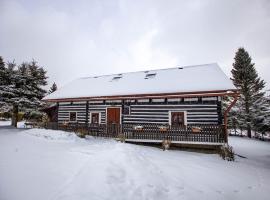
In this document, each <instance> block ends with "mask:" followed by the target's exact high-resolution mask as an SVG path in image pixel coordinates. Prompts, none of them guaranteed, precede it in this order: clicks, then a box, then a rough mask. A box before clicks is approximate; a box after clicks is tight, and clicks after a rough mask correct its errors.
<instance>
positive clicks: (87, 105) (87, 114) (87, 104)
mask: <svg viewBox="0 0 270 200" xmlns="http://www.w3.org/2000/svg"><path fill="white" fill-rule="evenodd" d="M88 123H89V101H86V118H85V124H86V126H88Z"/></svg>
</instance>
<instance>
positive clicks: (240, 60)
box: [231, 48, 265, 137]
mask: <svg viewBox="0 0 270 200" xmlns="http://www.w3.org/2000/svg"><path fill="white" fill-rule="evenodd" d="M231 72H232V77H233V78H232V80H233V83H234V85H235V86H236V87H237V88H238V89H239V90H240V98H239V104H240V105H241V109H242V110H243V112H240V113H239V116H238V120H239V121H241V122H244V124H243V126H244V129H246V130H247V135H248V137H251V130H252V122H253V121H254V118H256V113H254V112H252V107H253V106H254V105H255V102H256V101H258V100H259V99H261V98H262V97H263V96H264V92H263V91H262V89H263V88H264V87H265V82H264V81H263V80H262V79H261V78H260V77H259V76H258V73H257V71H256V69H255V64H254V63H252V59H251V57H250V56H249V53H248V52H247V51H246V50H245V49H244V48H239V49H238V51H237V52H236V55H235V57H234V63H233V69H232V71H231Z"/></svg>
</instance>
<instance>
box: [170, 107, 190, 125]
mask: <svg viewBox="0 0 270 200" xmlns="http://www.w3.org/2000/svg"><path fill="white" fill-rule="evenodd" d="M169 124H170V125H171V126H186V125H187V112H186V111H179V110H172V111H169Z"/></svg>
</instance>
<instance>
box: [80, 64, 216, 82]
mask: <svg viewBox="0 0 270 200" xmlns="http://www.w3.org/2000/svg"><path fill="white" fill-rule="evenodd" d="M214 64H215V65H217V63H216V62H214V63H207V64H200V65H187V66H177V67H169V68H161V69H151V70H139V71H132V72H123V73H113V74H104V75H95V76H86V77H80V78H78V79H88V78H99V77H106V76H115V75H121V76H122V75H124V74H131V73H140V72H145V73H149V72H153V71H163V70H172V69H179V68H193V67H203V66H206V65H214Z"/></svg>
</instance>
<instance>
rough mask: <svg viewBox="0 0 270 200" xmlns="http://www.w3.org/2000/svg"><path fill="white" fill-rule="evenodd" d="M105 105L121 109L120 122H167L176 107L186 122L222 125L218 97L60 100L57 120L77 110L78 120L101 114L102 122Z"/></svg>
mask: <svg viewBox="0 0 270 200" xmlns="http://www.w3.org/2000/svg"><path fill="white" fill-rule="evenodd" d="M87 103H88V108H87ZM107 107H121V108H122V109H121V110H122V123H133V124H138V123H157V124H168V123H169V111H176V110H177V111H180V112H181V111H186V112H187V124H222V111H221V109H222V108H221V98H220V97H198V98H197V97H195V98H178V99H167V98H163V99H162V98H161V99H140V100H139V99H138V100H98V101H89V102H86V101H82V102H73V103H72V102H62V103H59V111H58V121H59V123H62V122H64V121H69V113H70V112H77V121H78V122H79V123H85V122H89V118H90V117H91V115H90V113H100V116H101V121H100V122H101V124H105V123H106V108H107ZM87 109H88V114H87V111H86V110H87ZM127 110H128V112H127Z"/></svg>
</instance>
